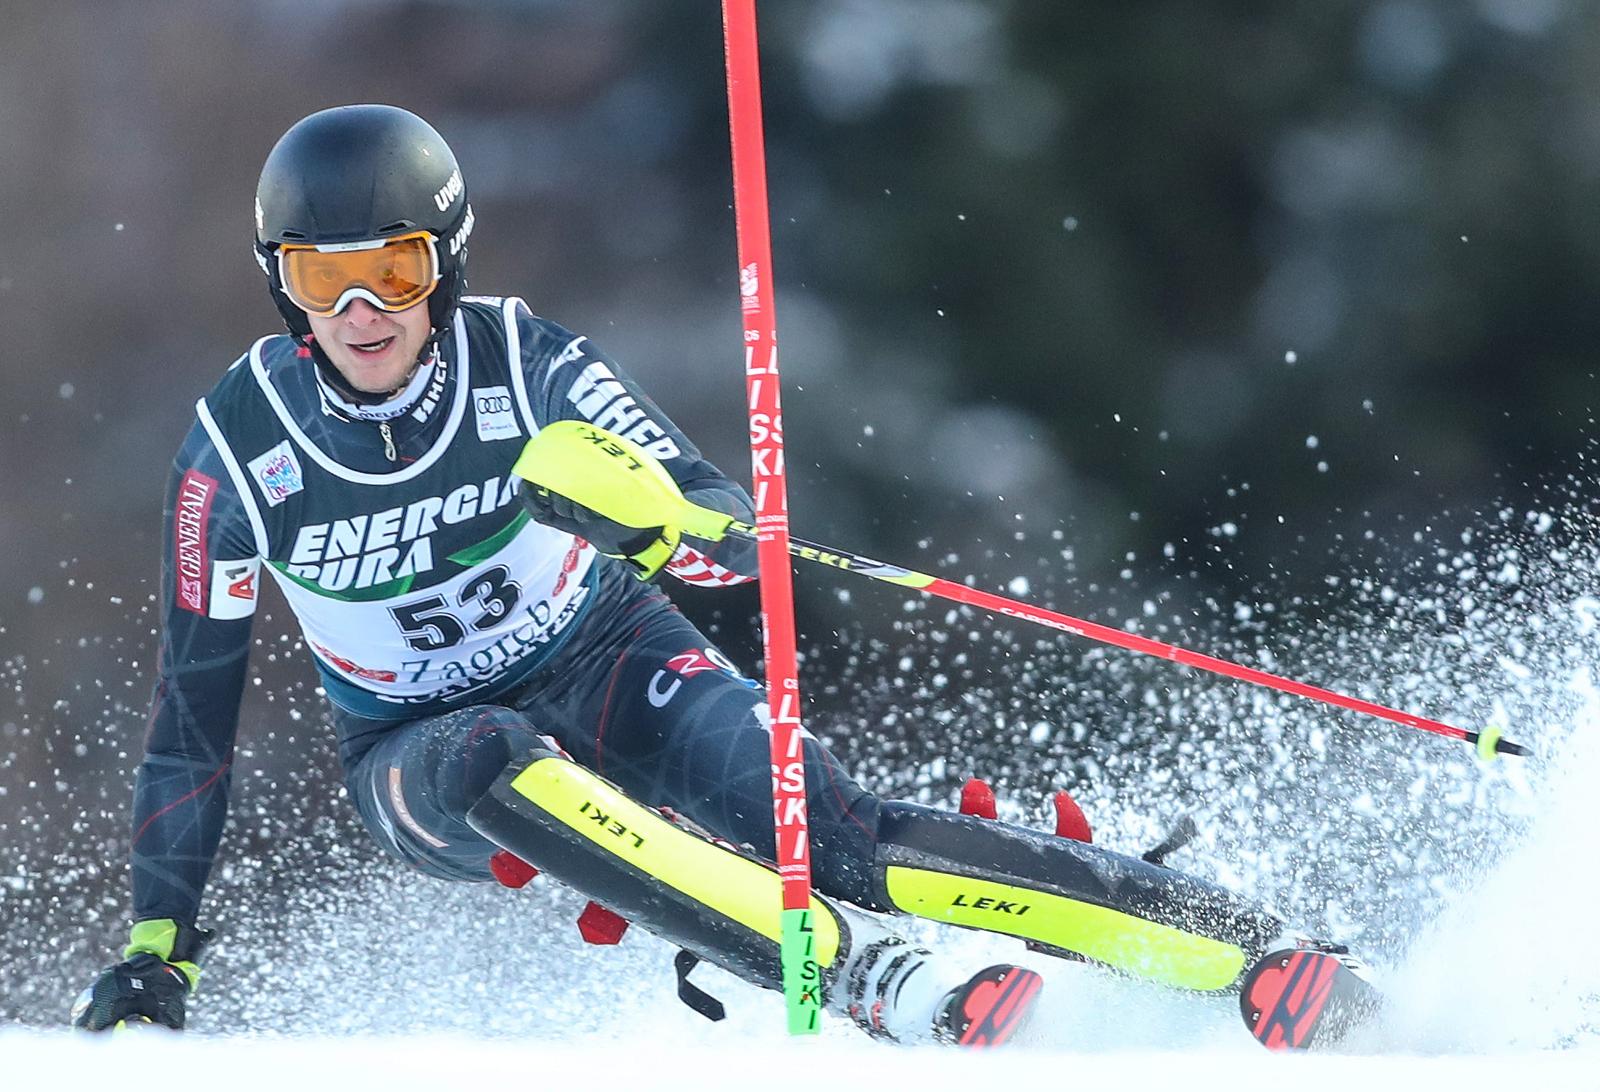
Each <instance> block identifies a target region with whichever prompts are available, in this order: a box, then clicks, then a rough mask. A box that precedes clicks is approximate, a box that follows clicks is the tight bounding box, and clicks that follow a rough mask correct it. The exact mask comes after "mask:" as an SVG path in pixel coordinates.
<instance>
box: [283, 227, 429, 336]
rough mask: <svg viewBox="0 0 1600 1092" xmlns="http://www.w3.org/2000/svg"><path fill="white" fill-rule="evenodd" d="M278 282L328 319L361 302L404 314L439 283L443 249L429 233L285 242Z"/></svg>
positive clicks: (299, 303) (292, 296)
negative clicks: (353, 302) (347, 240)
mask: <svg viewBox="0 0 1600 1092" xmlns="http://www.w3.org/2000/svg"><path fill="white" fill-rule="evenodd" d="M278 281H279V283H280V284H282V285H283V291H284V294H285V295H287V296H288V297H289V299H291V300H292V301H294V305H295V306H296V307H298V308H300V309H301V310H302V311H305V312H306V313H307V314H311V315H318V316H320V317H323V318H326V317H328V316H330V315H337V314H338V313H339V312H340V311H343V310H344V309H345V308H346V307H348V306H349V305H350V301H351V300H354V299H358V298H359V299H364V300H366V301H367V302H368V303H370V304H372V305H373V306H374V307H377V308H380V309H382V310H384V311H404V310H405V309H406V308H408V307H411V306H414V305H415V304H418V303H420V302H421V301H423V300H425V299H427V298H428V296H429V295H430V294H431V293H432V292H433V290H434V288H435V287H436V286H437V285H438V283H439V250H438V247H437V245H436V244H435V243H434V238H433V233H432V232H428V231H415V232H412V233H411V234H409V235H396V236H394V237H393V238H389V239H371V240H367V241H365V242H359V243H325V244H322V245H320V246H318V245H309V244H305V243H284V244H283V245H282V246H280V247H279V248H278Z"/></svg>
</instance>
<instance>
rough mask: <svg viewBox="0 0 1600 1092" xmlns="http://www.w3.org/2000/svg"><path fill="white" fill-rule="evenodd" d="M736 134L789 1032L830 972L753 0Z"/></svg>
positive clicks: (730, 33)
mask: <svg viewBox="0 0 1600 1092" xmlns="http://www.w3.org/2000/svg"><path fill="white" fill-rule="evenodd" d="M722 29H723V42H724V46H725V48H726V51H727V70H728V129H729V135H730V137H731V140H732V144H733V207H734V221H735V223H736V225H737V230H738V236H739V307H740V310H741V311H742V312H743V315H744V371H745V392H746V394H747V396H748V401H749V409H750V463H751V484H752V487H753V492H754V494H755V502H756V543H757V545H756V557H757V561H758V564H759V565H760V570H761V629H762V634H763V640H764V643H765V647H766V657H767V708H768V711H769V715H770V717H771V733H772V804H773V829H774V833H775V834H776V835H777V845H778V862H777V863H778V875H779V876H780V877H781V878H782V880H783V914H782V921H781V930H782V935H781V940H780V952H781V955H780V965H781V968H782V973H783V994H784V999H785V1002H786V1007H787V1009H788V1013H789V1033H790V1034H791V1035H805V1034H814V1033H816V1032H817V1031H818V1030H819V1029H820V1026H821V1012H822V991H821V985H822V969H821V967H820V966H819V965H818V963H817V955H816V945H815V935H816V934H815V932H814V931H813V928H812V921H811V835H810V829H809V826H808V823H807V817H806V777H805V761H804V754H803V751H802V746H803V742H804V739H805V732H804V729H803V728H802V727H801V724H800V682H799V679H798V678H797V677H796V676H797V671H796V656H795V632H794V584H793V574H792V573H791V571H790V562H789V490H788V479H787V477H786V476H785V473H784V463H783V409H782V406H781V403H780V391H779V382H778V331H777V315H776V312H775V310H774V308H773V285H772V237H771V229H770V226H769V225H770V215H769V213H768V209H767V162H766V158H767V156H766V144H765V136H764V135H763V132H762V126H761V61H760V53H759V50H758V46H757V39H756V6H755V0H723V4H722Z"/></svg>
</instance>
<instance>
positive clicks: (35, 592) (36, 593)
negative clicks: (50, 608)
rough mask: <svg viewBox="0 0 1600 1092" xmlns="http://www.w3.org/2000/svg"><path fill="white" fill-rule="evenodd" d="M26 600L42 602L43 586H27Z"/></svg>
mask: <svg viewBox="0 0 1600 1092" xmlns="http://www.w3.org/2000/svg"><path fill="white" fill-rule="evenodd" d="M28 602H30V603H43V602H44V589H43V588H38V587H34V588H29V589H28Z"/></svg>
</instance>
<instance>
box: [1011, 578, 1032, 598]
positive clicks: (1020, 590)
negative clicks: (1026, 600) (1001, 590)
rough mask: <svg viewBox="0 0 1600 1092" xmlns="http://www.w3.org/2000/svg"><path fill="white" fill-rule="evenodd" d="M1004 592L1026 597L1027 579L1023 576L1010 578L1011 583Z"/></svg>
mask: <svg viewBox="0 0 1600 1092" xmlns="http://www.w3.org/2000/svg"><path fill="white" fill-rule="evenodd" d="M1006 590H1007V591H1009V592H1010V593H1011V594H1012V595H1027V594H1028V578H1027V577H1025V576H1013V577H1012V578H1011V583H1009V584H1007V585H1006Z"/></svg>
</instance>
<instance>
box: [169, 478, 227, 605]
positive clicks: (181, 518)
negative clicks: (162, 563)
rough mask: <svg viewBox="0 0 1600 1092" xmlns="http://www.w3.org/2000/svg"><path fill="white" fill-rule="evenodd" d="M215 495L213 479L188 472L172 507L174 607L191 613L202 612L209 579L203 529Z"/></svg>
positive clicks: (209, 515) (215, 482)
mask: <svg viewBox="0 0 1600 1092" xmlns="http://www.w3.org/2000/svg"><path fill="white" fill-rule="evenodd" d="M216 495H217V479H215V478H211V477H207V476H206V475H204V474H202V473H200V472H199V471H198V470H189V471H186V472H185V473H184V475H183V480H182V481H181V482H179V483H178V499H177V501H176V503H175V504H174V506H173V512H172V539H173V551H172V556H173V559H174V574H173V575H174V577H175V579H176V582H177V588H176V591H177V597H178V606H179V607H181V608H183V609H184V610H187V611H192V612H194V613H195V614H204V613H205V612H206V593H207V591H208V588H207V581H208V580H209V578H210V576H211V574H210V572H209V571H208V566H207V565H206V529H207V525H208V524H209V523H210V522H211V502H212V500H214V499H215V498H216Z"/></svg>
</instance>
